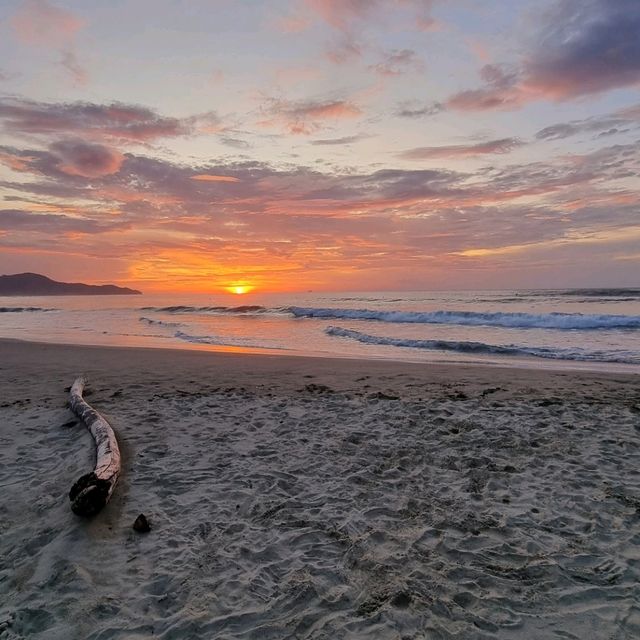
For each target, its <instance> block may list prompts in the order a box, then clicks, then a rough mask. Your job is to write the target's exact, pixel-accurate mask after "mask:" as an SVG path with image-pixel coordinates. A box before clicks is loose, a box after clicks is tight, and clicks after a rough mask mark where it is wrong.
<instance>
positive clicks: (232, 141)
mask: <svg viewBox="0 0 640 640" xmlns="http://www.w3.org/2000/svg"><path fill="white" fill-rule="evenodd" d="M218 140H219V141H220V142H221V143H222V144H224V145H226V146H227V147H233V148H234V149H249V148H250V147H251V145H250V144H249V143H248V142H247V141H246V140H242V139H241V138H234V137H233V136H227V135H220V136H218Z"/></svg>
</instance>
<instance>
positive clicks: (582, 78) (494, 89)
mask: <svg viewBox="0 0 640 640" xmlns="http://www.w3.org/2000/svg"><path fill="white" fill-rule="evenodd" d="M536 27H537V28H536V29H535V30H534V31H535V36H534V38H533V39H532V40H533V44H532V45H531V46H530V47H529V50H528V51H527V52H526V54H525V55H524V56H523V59H522V62H521V64H520V65H519V66H518V68H516V69H514V70H513V71H511V72H509V73H505V72H504V70H502V69H501V68H500V67H496V66H495V65H487V66H485V67H483V69H482V71H481V76H482V78H483V80H484V81H485V86H483V87H481V88H479V89H471V90H465V91H461V92H459V93H457V94H454V95H453V96H451V97H450V98H449V100H447V102H446V105H447V106H448V107H450V108H452V109H459V110H464V111H476V110H492V109H515V108H519V107H521V106H522V105H524V104H526V103H527V102H531V101H534V100H552V101H556V102H559V101H564V100H571V99H575V98H579V97H581V96H585V95H592V94H598V93H603V92H606V91H609V90H611V89H617V88H622V87H628V86H634V85H637V84H638V83H640V38H639V37H638V33H640V3H639V2H637V0H615V1H613V2H612V1H611V0H558V1H557V2H556V4H555V5H554V6H553V8H552V10H550V11H547V12H544V13H543V14H542V15H541V19H540V20H539V21H538V24H537V25H536Z"/></svg>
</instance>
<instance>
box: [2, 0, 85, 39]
mask: <svg viewBox="0 0 640 640" xmlns="http://www.w3.org/2000/svg"><path fill="white" fill-rule="evenodd" d="M9 23H10V25H11V26H12V27H13V30H14V32H15V34H16V36H17V37H18V38H19V39H20V40H21V41H22V42H24V43H26V44H30V45H38V46H50V47H60V46H64V45H66V44H67V43H68V42H69V41H70V40H71V39H72V38H73V37H74V36H75V34H76V33H77V32H78V31H79V30H80V29H81V28H82V27H83V26H84V21H83V20H81V19H80V18H78V17H76V16H75V15H74V14H73V13H71V12H70V11H66V10H65V9H60V8H59V7H56V6H54V5H52V4H50V3H49V2H47V1H46V0H25V1H24V2H23V3H22V7H21V8H20V9H19V10H18V12H17V13H15V14H14V15H13V17H12V18H11V19H10V20H9Z"/></svg>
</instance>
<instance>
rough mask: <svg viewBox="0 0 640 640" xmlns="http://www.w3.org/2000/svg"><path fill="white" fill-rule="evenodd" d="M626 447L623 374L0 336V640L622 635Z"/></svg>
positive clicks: (634, 446) (633, 486) (629, 473)
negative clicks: (111, 489) (87, 483)
mask: <svg viewBox="0 0 640 640" xmlns="http://www.w3.org/2000/svg"><path fill="white" fill-rule="evenodd" d="M80 372H86V373H87V374H88V375H89V377H90V385H89V386H90V388H91V389H92V394H91V395H89V396H87V400H88V401H89V402H90V403H91V404H92V405H93V406H94V407H95V408H96V409H97V410H98V411H100V412H101V413H102V414H103V415H104V416H105V417H106V418H107V419H108V420H109V421H110V423H111V424H112V425H113V427H114V428H115V430H116V432H117V434H118V438H119V441H120V444H121V448H122V453H123V474H122V478H121V481H120V483H119V485H118V486H117V488H116V491H115V493H114V496H113V499H112V501H111V502H110V503H109V505H107V507H106V508H105V510H104V511H103V512H102V513H100V514H99V515H98V516H97V517H95V518H94V519H92V520H83V519H80V518H78V517H76V516H74V515H73V514H72V513H71V510H70V508H69V502H68V499H67V492H68V490H69V488H70V487H71V485H72V483H73V481H74V480H75V479H76V478H77V477H78V476H80V475H81V474H82V473H84V472H86V471H89V470H90V469H91V468H92V466H93V445H92V440H91V437H90V435H89V433H88V432H87V430H86V429H85V428H84V427H83V426H82V425H81V424H73V425H70V424H68V423H69V421H70V420H72V418H73V416H72V414H71V413H70V412H69V410H68V409H66V407H65V403H66V400H67V394H66V393H65V387H67V386H69V385H70V384H71V383H72V382H73V379H74V377H75V375H76V374H77V373H80ZM639 438H640V376H631V375H628V376H625V375H622V374H620V375H617V374H615V375H614V374H611V375H606V374H595V375H590V374H586V373H570V372H563V373H551V372H548V371H528V370H517V369H497V368H496V369H492V368H482V367H463V366H428V365H411V364H399V363H389V362H363V361H353V360H328V359H327V360H323V359H307V358H287V357H269V356H247V355H234V354H212V353H194V352H180V351H165V350H144V349H137V350H132V349H116V348H111V349H110V348H97V347H78V346H73V347H66V346H62V345H41V344H28V343H19V342H10V341H1V342H0V445H1V446H0V563H1V565H0V638H1V639H2V640H10V639H11V640H14V639H17V638H29V639H32V640H45V639H46V640H74V639H76V638H77V639H82V640H85V639H91V640H111V639H113V638H122V639H124V638H126V639H129V640H134V639H136V640H140V639H142V638H162V639H164V640H169V639H170V638H174V639H180V640H185V639H191V638H207V639H212V638H220V639H222V638H224V639H230V638H252V639H254V638H255V639H268V638H274V639H282V638H297V639H302V638H327V639H336V638H337V639H339V638H350V639H351V638H381V639H408V638H415V639H418V638H429V639H431V638H443V639H444V638H460V639H464V640H474V639H476V638H478V639H479V638H526V639H527V640H535V639H538V638H544V639H547V638H559V639H564V640H566V639H571V638H575V639H580V640H586V639H592V638H593V639H600V638H601V639H603V640H604V639H609V640H613V639H616V640H617V639H624V638H638V637H640V586H639V584H640V582H639V579H640V472H639V468H640V449H639V444H638V443H639ZM141 512H142V513H145V514H146V515H147V516H148V518H149V520H150V522H151V525H152V531H151V532H150V533H148V534H140V533H136V532H135V531H133V530H132V523H133V521H134V520H135V518H136V516H137V515H138V514H139V513H141Z"/></svg>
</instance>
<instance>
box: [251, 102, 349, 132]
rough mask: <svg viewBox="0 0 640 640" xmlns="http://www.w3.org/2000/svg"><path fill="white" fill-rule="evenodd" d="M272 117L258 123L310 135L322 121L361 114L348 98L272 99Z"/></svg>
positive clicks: (321, 125)
mask: <svg viewBox="0 0 640 640" xmlns="http://www.w3.org/2000/svg"><path fill="white" fill-rule="evenodd" d="M269 113H270V114H271V116H272V118H271V119H269V120H263V121H262V122H261V123H260V124H262V125H266V126H272V125H273V124H276V123H279V124H281V125H283V126H284V127H285V129H287V131H289V133H292V134H296V135H310V134H311V133H314V132H316V131H318V130H320V129H321V128H322V127H323V124H324V122H326V121H328V120H329V121H330V120H342V119H349V118H357V117H358V116H360V115H361V114H362V110H361V109H360V107H358V106H357V105H355V104H354V103H352V102H350V101H348V100H324V101H314V100H310V101H306V102H289V101H284V100H280V101H274V102H273V104H272V106H271V107H270V109H269Z"/></svg>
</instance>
